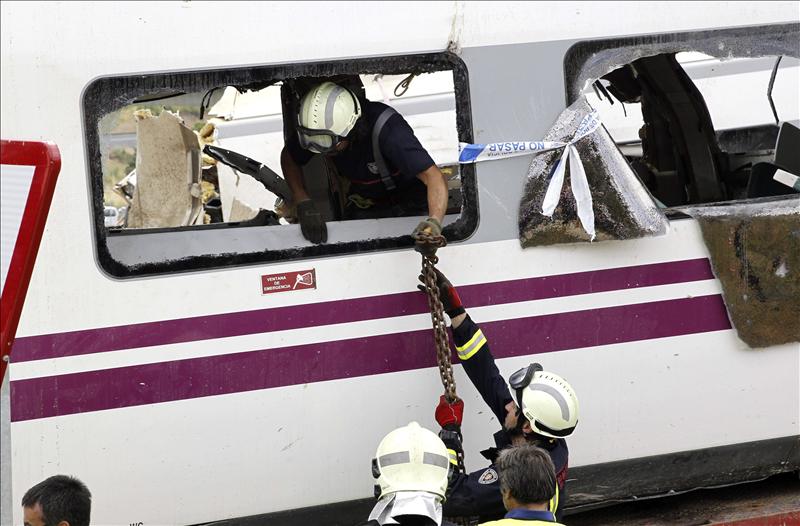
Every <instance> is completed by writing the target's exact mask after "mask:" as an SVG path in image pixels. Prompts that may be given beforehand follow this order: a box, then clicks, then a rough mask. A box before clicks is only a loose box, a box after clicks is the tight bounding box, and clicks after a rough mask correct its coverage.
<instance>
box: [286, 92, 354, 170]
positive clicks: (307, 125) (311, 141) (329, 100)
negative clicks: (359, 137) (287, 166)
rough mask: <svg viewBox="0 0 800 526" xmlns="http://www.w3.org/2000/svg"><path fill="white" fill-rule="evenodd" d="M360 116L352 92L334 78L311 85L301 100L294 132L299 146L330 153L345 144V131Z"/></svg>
mask: <svg viewBox="0 0 800 526" xmlns="http://www.w3.org/2000/svg"><path fill="white" fill-rule="evenodd" d="M360 116H361V103H360V102H359V101H358V98H357V97H356V96H355V94H354V93H353V92H352V91H350V90H348V89H347V88H343V87H341V86H339V85H337V84H334V83H333V82H323V83H322V84H320V85H319V86H316V87H314V88H312V89H311V90H310V91H309V92H308V93H306V94H305V96H304V97H303V98H302V100H301V101H300V110H299V113H298V116H297V136H298V139H299V140H300V146H302V147H303V148H305V149H306V150H309V151H312V152H315V153H327V154H332V153H336V152H339V151H342V150H343V149H345V148H347V144H348V143H347V139H346V138H347V135H348V134H349V133H350V132H351V131H352V130H353V128H354V127H355V125H356V122H357V121H358V119H359V117H360Z"/></svg>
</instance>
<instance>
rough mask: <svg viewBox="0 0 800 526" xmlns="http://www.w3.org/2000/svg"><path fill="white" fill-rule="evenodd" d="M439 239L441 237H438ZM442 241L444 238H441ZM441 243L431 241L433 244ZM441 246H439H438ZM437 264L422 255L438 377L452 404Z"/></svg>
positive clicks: (453, 388)
mask: <svg viewBox="0 0 800 526" xmlns="http://www.w3.org/2000/svg"><path fill="white" fill-rule="evenodd" d="M439 237H441V236H439ZM441 239H442V240H444V238H441ZM437 242H438V243H443V242H442V241H439V240H436V239H432V240H431V244H433V243H437ZM440 246H441V245H440ZM438 262H439V258H437V257H436V256H435V255H433V254H423V255H422V278H423V279H424V280H425V291H426V292H427V296H428V308H429V309H430V311H431V322H432V323H433V336H434V341H435V342H436V361H437V364H438V366H439V376H441V378H442V385H443V386H444V396H445V398H446V399H447V401H448V402H450V403H453V402H455V401H456V400H458V396H457V395H456V381H455V379H454V378H453V365H452V363H451V362H450V338H449V336H448V334H447V325H446V324H445V321H444V307H443V306H442V299H441V298H440V297H439V284H438V283H437V281H436V271H435V270H434V267H435V265H436V263H438Z"/></svg>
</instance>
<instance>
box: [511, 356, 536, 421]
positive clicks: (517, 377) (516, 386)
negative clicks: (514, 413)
mask: <svg viewBox="0 0 800 526" xmlns="http://www.w3.org/2000/svg"><path fill="white" fill-rule="evenodd" d="M541 371H542V366H541V365H540V364H538V363H532V364H530V365H529V366H527V367H523V368H522V369H520V370H518V371H517V372H515V373H514V374H512V375H511V377H509V379H508V384H509V385H510V386H511V389H513V390H514V394H515V395H516V396H517V407H519V409H520V411H522V392H523V391H524V390H525V388H526V387H528V386H529V385H531V382H532V381H533V375H534V374H535V373H537V372H541Z"/></svg>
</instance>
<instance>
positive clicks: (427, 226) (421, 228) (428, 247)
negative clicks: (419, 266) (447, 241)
mask: <svg viewBox="0 0 800 526" xmlns="http://www.w3.org/2000/svg"><path fill="white" fill-rule="evenodd" d="M421 234H427V235H428V236H430V237H437V236H441V235H442V224H441V223H440V222H439V220H438V219H436V218H435V217H429V218H427V219H425V220H424V221H420V222H419V224H418V225H417V228H415V229H414V231H413V232H411V237H413V238H414V241H415V243H416V245H415V246H414V250H416V251H417V252H419V253H420V254H422V255H423V256H433V255H434V254H436V249H437V248H439V247H438V246H436V245H435V244H433V243H426V239H425V237H423V236H421Z"/></svg>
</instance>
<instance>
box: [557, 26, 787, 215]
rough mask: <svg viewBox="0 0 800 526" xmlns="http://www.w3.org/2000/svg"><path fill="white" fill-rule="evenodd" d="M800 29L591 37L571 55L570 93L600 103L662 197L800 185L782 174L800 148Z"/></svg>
mask: <svg viewBox="0 0 800 526" xmlns="http://www.w3.org/2000/svg"><path fill="white" fill-rule="evenodd" d="M797 35H798V26H797V24H789V25H776V26H771V27H770V26H765V27H762V28H741V29H736V30H724V31H710V32H696V33H682V34H675V35H668V36H665V35H660V36H653V37H636V38H631V39H619V40H614V41H597V42H582V43H580V44H578V45H576V46H574V47H573V48H572V49H571V50H570V52H569V53H568V56H567V58H566V60H565V62H566V64H567V81H568V90H569V96H570V97H574V96H576V95H577V94H578V93H581V92H582V93H583V95H585V96H586V98H587V100H588V101H589V103H590V104H591V105H592V107H594V108H596V109H597V110H598V111H599V113H600V116H601V120H603V122H604V124H605V125H606V128H607V129H608V131H609V132H610V133H611V135H612V137H613V139H614V141H615V142H616V143H617V146H618V147H619V148H620V150H621V151H622V153H623V154H624V155H625V156H626V158H627V159H628V161H629V163H630V164H631V166H632V167H633V168H634V170H635V171H636V173H637V175H638V176H639V178H640V179H641V180H642V181H643V183H644V184H645V185H646V186H647V188H648V190H649V191H650V192H651V193H652V194H653V196H654V197H655V198H656V199H657V200H658V201H659V204H660V205H661V206H662V207H665V208H671V207H679V206H685V205H694V204H704V203H713V202H725V201H740V200H747V199H755V198H762V197H776V198H777V197H779V196H785V195H797V192H796V190H793V189H792V188H791V187H790V186H787V185H785V184H782V183H780V182H778V181H775V180H773V176H774V175H775V174H776V172H777V171H778V170H780V169H783V170H787V169H789V168H791V167H790V166H788V165H787V164H786V162H787V158H790V157H793V156H796V155H797V154H795V153H794V152H798V151H800V135H799V134H798V133H797V126H798V124H800V107H799V104H798V98H797V93H798V90H800V80H799V79H800V60H798V58H797V55H798V52H797V46H796V42H797ZM778 57H783V58H782V60H781V61H780V63H779V64H778V67H777V68H776V62H777V59H778ZM773 72H774V73H775V78H774V86H773V85H772V81H771V77H772V75H773ZM592 78H596V79H597V80H596V81H594V82H592V81H591V79H592ZM770 87H772V90H770V89H769V88H770ZM578 89H580V90H582V91H578ZM770 91H771V94H772V98H773V99H774V102H775V107H776V109H777V114H778V115H779V116H780V119H781V120H782V123H781V126H780V127H779V126H778V125H776V124H775V121H774V114H773V112H772V108H771V101H770V98H769V97H768V92H770ZM779 130H782V132H781V134H780V135H781V140H780V141H778V136H779ZM776 145H777V148H776ZM788 162H789V164H790V165H793V166H795V164H794V163H796V162H797V160H796V159H794V160H791V159H790V160H789V161H788ZM794 170H795V171H800V167H795V169H794ZM789 171H790V172H792V170H791V169H789Z"/></svg>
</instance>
